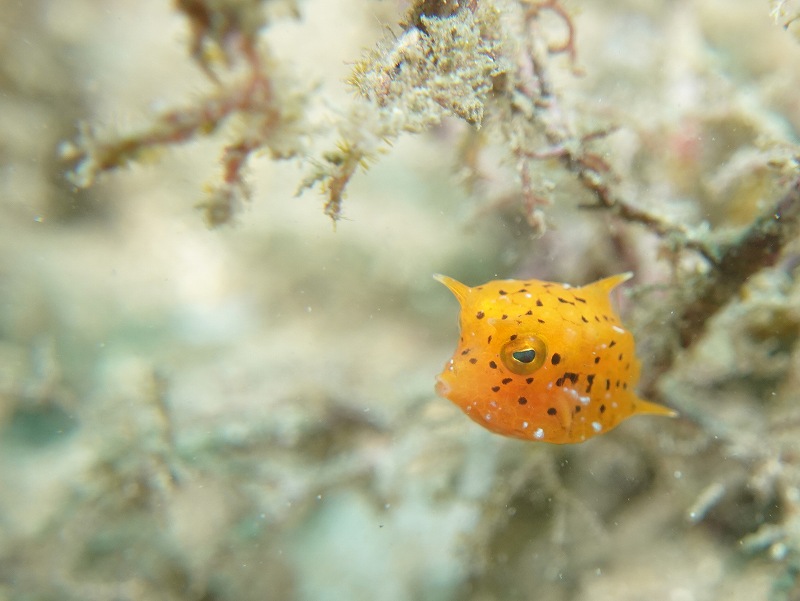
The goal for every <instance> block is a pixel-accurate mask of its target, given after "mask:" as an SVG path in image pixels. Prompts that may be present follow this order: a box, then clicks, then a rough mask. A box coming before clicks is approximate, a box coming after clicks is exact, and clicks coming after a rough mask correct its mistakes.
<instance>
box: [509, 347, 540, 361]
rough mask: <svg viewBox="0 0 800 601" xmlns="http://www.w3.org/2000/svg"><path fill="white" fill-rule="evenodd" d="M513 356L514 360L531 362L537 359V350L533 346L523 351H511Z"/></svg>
mask: <svg viewBox="0 0 800 601" xmlns="http://www.w3.org/2000/svg"><path fill="white" fill-rule="evenodd" d="M511 356H512V357H513V358H514V361H519V362H520V363H530V362H531V361H533V360H534V359H536V351H535V350H533V349H532V348H526V349H525V350H522V351H514V352H513V353H511Z"/></svg>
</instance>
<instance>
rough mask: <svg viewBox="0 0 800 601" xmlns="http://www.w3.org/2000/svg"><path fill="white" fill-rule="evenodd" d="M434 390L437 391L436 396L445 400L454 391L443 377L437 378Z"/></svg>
mask: <svg viewBox="0 0 800 601" xmlns="http://www.w3.org/2000/svg"><path fill="white" fill-rule="evenodd" d="M434 389H435V390H436V394H438V395H439V396H440V397H444V398H447V395H449V394H450V393H451V392H452V390H453V389H452V387H451V386H450V384H449V383H448V382H446V381H445V380H444V379H443V378H442V376H436V386H435V387H434Z"/></svg>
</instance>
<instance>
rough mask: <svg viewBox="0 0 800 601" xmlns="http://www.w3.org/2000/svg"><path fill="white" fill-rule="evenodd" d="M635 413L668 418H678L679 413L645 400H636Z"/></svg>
mask: <svg viewBox="0 0 800 601" xmlns="http://www.w3.org/2000/svg"><path fill="white" fill-rule="evenodd" d="M633 407H634V411H633V412H634V413H644V414H649V415H664V416H666V417H678V412H677V411H675V410H674V409H670V408H669V407H665V406H664V405H659V404H658V403H653V402H652V401H645V400H644V399H640V398H638V397H637V398H636V400H635V401H634V404H633Z"/></svg>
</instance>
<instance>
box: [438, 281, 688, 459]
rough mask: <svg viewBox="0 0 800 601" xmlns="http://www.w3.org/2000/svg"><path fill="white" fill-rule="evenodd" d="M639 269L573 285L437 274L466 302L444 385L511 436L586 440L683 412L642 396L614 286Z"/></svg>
mask: <svg viewBox="0 0 800 601" xmlns="http://www.w3.org/2000/svg"><path fill="white" fill-rule="evenodd" d="M631 276H632V274H630V273H624V274H619V275H615V276H611V277H608V278H605V279H602V280H599V281H597V282H594V283H593V284H589V285H586V286H581V287H571V286H569V285H568V284H557V283H553V282H543V281H539V280H495V281H492V282H488V283H486V284H483V285H482V286H476V287H474V288H470V287H469V286H466V285H464V284H462V283H461V282H458V281H456V280H454V279H453V278H450V277H447V276H443V275H436V276H434V277H435V278H436V279H437V280H438V281H440V282H441V283H443V284H444V285H445V286H447V287H448V288H449V289H450V291H451V292H452V293H453V294H454V295H455V297H456V298H457V299H458V302H459V304H460V305H461V313H460V319H459V323H460V330H461V335H460V338H459V344H458V347H457V348H456V351H455V353H454V355H453V357H452V358H451V359H450V360H449V361H448V362H447V364H446V365H445V368H444V371H442V373H441V374H440V375H439V376H438V377H437V383H436V392H437V393H438V394H439V395H441V396H443V397H445V398H447V399H449V400H451V401H452V402H453V403H455V404H456V405H458V406H459V407H460V408H461V409H462V410H463V411H464V413H466V414H467V415H468V416H469V417H470V418H472V419H473V420H474V421H475V422H477V423H478V424H480V425H481V426H483V427H484V428H487V429H488V430H491V431H492V432H495V433H497V434H502V435H504V436H511V437H514V438H521V439H523V440H538V441H545V442H551V443H558V444H564V443H576V442H583V441H585V440H587V439H589V438H591V437H593V436H596V435H598V434H602V433H604V432H608V431H609V430H611V429H612V428H614V427H615V426H616V425H618V424H619V423H620V422H621V421H623V420H624V419H626V418H628V417H630V416H632V415H636V414H639V413H650V414H657V415H675V412H674V411H672V410H671V409H669V408H667V407H664V406H662V405H658V404H655V403H652V402H650V401H646V400H643V399H640V398H639V397H638V396H637V395H636V392H635V391H634V387H635V386H636V383H637V382H638V380H639V370H640V365H639V360H638V359H637V358H636V355H635V345H634V339H633V335H632V334H631V333H630V332H629V331H628V330H626V329H625V328H624V326H623V325H622V323H621V322H620V319H619V317H618V316H617V314H616V311H615V310H614V308H613V307H612V306H611V300H610V296H609V295H610V292H611V290H613V289H614V288H615V287H616V286H618V285H619V284H621V283H622V282H624V281H626V280H628V279H629V278H630V277H631Z"/></svg>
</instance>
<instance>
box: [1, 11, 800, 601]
mask: <svg viewBox="0 0 800 601" xmlns="http://www.w3.org/2000/svg"><path fill="white" fill-rule="evenodd" d="M564 4H565V6H566V7H567V9H568V10H569V11H570V12H571V13H572V14H573V16H574V19H575V26H576V35H577V47H578V63H579V66H580V67H581V69H582V70H583V75H582V76H580V77H574V78H572V79H569V80H568V81H567V82H565V83H564V85H565V86H567V87H569V89H570V90H571V92H570V93H571V94H572V95H574V96H581V95H583V98H584V100H585V103H586V104H588V105H591V106H592V107H593V108H594V109H595V110H597V111H598V112H600V113H604V114H606V115H608V117H609V120H611V121H613V120H615V119H618V118H619V116H620V115H624V116H625V117H626V118H627V119H629V120H630V121H631V122H634V123H635V124H636V125H637V127H638V128H639V130H638V132H637V135H626V134H625V132H622V133H621V134H620V135H618V136H615V137H612V138H610V140H609V146H608V149H607V153H608V155H607V158H609V160H611V161H612V162H614V163H615V164H616V165H622V166H623V167H622V170H623V171H625V172H630V173H643V174H644V175H642V176H641V180H642V181H644V180H646V181H647V190H648V194H650V197H648V198H642V199H641V201H642V202H643V203H651V206H657V208H658V210H659V211H661V212H663V213H664V214H666V215H668V216H669V217H670V218H671V219H674V220H675V221H677V222H683V223H687V224H693V223H700V222H702V221H705V222H708V224H710V226H712V227H715V228H726V227H731V228H732V227H737V226H742V225H744V224H747V223H748V222H749V221H750V220H752V219H753V218H754V216H755V215H756V214H757V212H758V211H759V209H761V208H763V206H764V204H763V203H764V202H765V200H764V199H765V197H766V198H767V199H768V198H770V197H769V194H768V192H769V190H770V188H769V187H768V186H766V185H765V184H763V182H761V180H757V178H756V177H755V176H752V177H751V175H752V174H753V173H754V172H756V171H757V170H755V169H751V168H750V167H751V165H752V163H753V162H755V163H758V152H759V148H760V147H759V146H758V144H759V143H760V142H761V141H762V140H763V138H764V137H765V136H767V137H768V136H772V137H773V138H781V137H783V138H784V139H785V140H786V141H787V142H788V143H795V144H796V143H797V133H798V129H800V101H798V90H800V44H798V40H797V39H795V38H793V37H792V36H791V35H790V33H788V32H786V31H784V30H783V29H781V27H779V26H778V25H776V24H775V22H773V20H771V19H770V6H769V4H768V3H767V2H750V1H746V0H708V1H703V2H657V1H655V0H628V1H625V0H617V1H614V2H585V3H579V2H575V1H572V2H565V3H564ZM299 7H300V12H301V14H302V18H301V20H299V21H294V20H286V21H281V22H279V23H278V24H276V25H274V26H273V27H272V28H271V29H270V30H269V31H267V32H266V34H265V36H266V38H267V40H268V41H269V42H270V44H271V45H272V48H273V49H274V50H275V52H276V54H277V56H278V58H279V59H281V60H285V61H287V62H288V63H289V64H292V65H295V67H296V73H297V74H298V77H300V78H301V79H307V81H308V87H309V88H310V89H313V87H314V86H315V85H319V88H318V90H319V91H318V92H316V93H318V94H319V95H320V96H321V97H324V99H325V103H326V104H327V105H328V106H329V107H337V106H345V105H346V104H347V102H349V99H350V98H351V97H352V94H353V93H352V91H350V90H348V89H347V87H346V85H345V84H344V83H343V81H344V80H345V79H346V78H347V77H348V75H349V73H350V70H351V65H352V62H353V61H354V60H356V59H358V58H359V57H360V56H361V54H362V51H363V49H364V48H367V47H370V46H372V45H374V43H375V42H376V40H378V39H379V38H381V37H383V36H384V35H385V34H386V30H385V29H384V24H387V23H389V24H394V23H396V22H397V20H398V19H399V16H400V15H401V14H402V12H403V10H404V9H405V5H404V4H403V3H401V2H389V1H380V2H379V1H369V0H306V1H305V2H301V3H300V4H299ZM0 9H2V12H3V14H4V18H3V21H4V23H3V24H2V26H0V45H1V46H0V47H2V48H3V60H2V69H1V70H0V91H1V92H2V94H0V132H2V133H1V134H0V170H2V171H1V173H2V175H1V176H0V208H2V218H0V600H3V601H5V600H14V601H16V600H26V601H27V600H40V599H41V600H49V599H53V600H55V599H58V600H65V599H66V600H69V599H76V600H79V599H80V600H88V599H98V600H99V599H118V600H123V599H131V600H134V599H137V600H138V599H142V600H144V599H197V600H204V601H210V600H228V599H230V600H247V599H253V600H256V599H281V600H288V599H298V600H314V601H325V600H334V599H336V600H342V599H347V600H352V601H358V600H374V601H378V600H380V601H383V600H385V601H402V600H410V599H431V600H450V599H453V600H455V599H458V600H475V601H484V600H486V601H488V600H494V599H497V600H513V599H547V600H551V599H552V600H578V599H580V600H587V601H602V600H614V601H628V600H630V601H634V600H648V601H660V600H664V601H695V600H696V601H702V600H716V599H720V600H723V599H724V600H726V601H734V600H739V599H742V600H745V599H746V600H752V599H770V600H775V601H777V600H784V599H785V600H787V601H788V600H794V601H797V600H798V599H800V584H798V574H800V442H798V441H800V438H798V436H800V427H798V426H800V419H798V418H800V409H798V403H799V402H800V392H798V391H800V375H799V374H800V347H799V346H798V345H797V335H798V332H800V285H798V279H797V275H798V269H797V261H796V257H797V256H798V254H797V253H798V250H799V249H800V247H798V245H797V244H794V245H793V246H792V247H791V248H790V249H789V250H788V251H787V252H786V253H785V259H784V260H782V261H781V262H779V264H778V265H777V266H776V267H775V268H774V269H771V270H768V271H764V272H762V273H760V274H759V275H757V276H756V277H754V278H753V279H752V280H751V282H749V284H748V288H747V292H746V294H743V295H741V296H740V297H739V298H737V299H736V300H734V302H733V303H731V305H729V306H728V307H726V308H725V309H724V310H723V311H721V312H720V313H719V314H717V315H716V316H715V318H714V320H713V321H712V322H710V323H709V324H708V325H707V332H706V333H705V334H704V335H703V338H702V340H701V341H700V342H699V343H698V344H697V345H696V346H695V347H694V348H693V349H692V350H691V351H690V352H688V353H686V354H685V355H683V356H680V357H679V358H678V363H677V367H676V368H675V369H673V370H672V371H671V372H669V373H667V374H666V375H665V376H664V377H663V382H662V383H661V389H662V390H663V391H664V392H663V394H664V397H665V398H666V399H667V400H668V401H671V402H672V403H673V404H675V405H676V406H677V407H678V408H679V409H680V410H681V412H682V413H683V414H684V417H683V418H682V419H679V420H674V421H671V420H664V419H658V418H637V419H634V420H631V421H629V422H626V423H625V424H624V425H622V426H621V427H619V428H618V429H617V430H615V431H614V432H612V433H610V434H607V435H604V436H601V437H598V438H596V439H593V440H591V441H590V442H588V443H586V444H582V445H576V446H565V447H557V446H550V445H537V444H533V443H523V442H519V441H514V440H506V439H503V438H500V437H496V436H493V435H491V434H489V433H488V432H485V431H483V430H482V429H481V428H479V427H478V426H476V425H475V424H473V423H472V422H471V421H469V420H468V419H466V418H465V417H464V416H463V415H462V414H461V412H460V411H459V410H458V409H457V408H456V407H454V406H452V405H451V404H450V403H449V402H447V401H445V400H443V399H440V398H436V397H435V395H434V393H433V381H434V376H435V374H436V373H438V371H439V370H440V369H441V367H442V365H443V364H444V362H445V361H446V360H447V359H448V358H449V356H450V353H451V352H452V349H453V347H454V345H455V340H456V336H457V330H456V310H457V308H456V306H455V302H454V301H453V299H452V298H451V296H450V295H449V293H448V292H447V291H446V290H445V289H444V288H442V287H441V286H439V285H438V284H437V283H436V282H434V281H433V280H432V279H431V274H432V273H434V272H442V273H447V274H451V275H453V276H455V277H458V278H459V279H461V280H464V281H466V282H467V283H470V284H477V283H480V282H481V281H484V280H487V279H492V278H495V277H514V276H519V277H538V278H541V279H550V280H557V281H566V282H571V283H573V284H581V283H585V282H588V281H590V280H592V279H593V278H595V277H598V276H600V275H608V274H611V273H615V272H618V271H624V270H626V269H629V268H630V267H631V266H632V265H633V266H634V267H635V270H636V271H637V279H636V280H634V282H633V283H634V284H638V285H641V284H658V283H661V282H667V281H669V276H668V274H669V269H670V266H669V263H668V261H667V260H666V259H665V258H664V257H665V254H666V253H665V251H664V245H663V242H662V241H659V240H658V239H657V238H656V237H655V236H653V235H652V234H648V233H646V232H645V231H644V230H643V229H642V228H638V227H636V226H632V225H628V224H625V223H621V222H618V221H613V220H609V219H607V218H605V217H604V216H603V215H598V213H597V212H591V211H584V210H581V209H580V208H579V207H578V206H577V205H578V203H577V202H575V201H573V200H572V199H571V198H570V196H569V194H564V195H563V196H562V197H560V198H558V199H557V201H556V202H554V203H553V205H552V206H550V207H547V208H546V209H545V215H546V218H547V219H548V221H549V227H548V231H547V233H546V234H545V235H544V236H542V237H541V238H535V237H533V236H531V235H530V233H529V231H528V230H527V228H526V225H525V221H524V219H523V217H522V216H521V215H520V214H519V211H518V210H517V208H516V206H515V205H513V204H512V205H511V206H509V205H503V204H502V203H500V204H492V203H486V202H483V201H482V200H481V199H480V198H478V197H476V196H474V195H473V196H469V195H467V194H465V193H464V191H463V189H462V188H461V187H460V185H459V177H460V176H459V165H458V161H459V155H458V152H457V140H458V138H459V137H460V136H462V135H463V133H464V131H465V130H466V128H467V126H466V125H464V124H463V123H461V122H457V121H456V120H454V119H453V120H447V121H445V123H444V124H443V125H441V126H440V127H438V128H436V129H434V130H433V131H431V132H430V133H427V134H424V135H420V136H410V135H408V136H404V137H402V138H401V139H400V140H399V141H398V142H397V143H396V144H394V146H393V148H392V150H391V152H390V153H388V154H387V155H386V156H384V157H383V158H382V159H381V160H380V161H379V162H377V163H376V164H375V165H374V166H372V167H371V168H370V169H369V171H367V172H366V173H358V174H357V175H356V176H355V177H354V179H353V181H352V182H351V184H350V186H349V189H348V196H347V198H346V201H345V204H344V219H342V220H341V221H339V222H338V224H337V226H336V229H335V231H334V229H333V228H332V227H331V224H330V221H329V220H328V219H327V217H325V216H324V215H323V214H322V211H321V210H320V206H321V203H322V200H321V198H320V197H319V196H318V195H316V193H314V192H306V193H305V194H304V195H303V196H302V197H300V198H295V197H294V194H295V191H296V189H297V187H298V182H299V181H300V180H301V179H302V176H303V167H302V165H301V164H300V162H299V161H295V162H284V163H273V162H270V161H269V160H268V159H267V158H266V157H260V158H258V159H257V160H255V161H254V162H253V163H252V165H251V169H250V171H249V174H250V178H249V181H250V183H251V185H252V189H253V200H252V203H250V204H249V205H248V206H247V207H246V209H245V210H244V212H243V213H242V214H241V215H239V216H238V218H237V220H236V223H235V224H234V225H233V226H231V227H224V228H221V229H217V230H209V229H207V228H206V227H205V226H204V224H203V222H202V219H201V218H200V215H199V212H198V211H196V210H194V209H193V205H194V204H195V203H196V202H198V200H199V199H200V197H201V195H202V186H203V184H204V182H207V181H210V180H213V179H214V177H216V176H217V174H218V172H219V167H218V165H217V157H218V151H219V148H220V146H221V145H223V144H224V135H223V134H220V135H219V136H217V137H212V138H211V139H207V140H196V141H193V142H191V143H188V144H185V145H181V146H177V147H173V148H169V149H166V150H164V151H163V152H161V153H160V154H157V155H154V156H153V157H152V159H153V160H152V161H151V162H150V163H149V164H136V165H132V166H131V167H130V168H129V169H127V170H125V171H121V172H118V173H115V174H112V175H110V176H104V177H102V178H100V180H99V182H98V183H97V184H96V185H95V186H94V187H92V188H90V189H89V190H76V189H74V188H72V187H71V186H70V184H68V182H67V181H66V180H65V179H64V177H63V176H64V171H65V167H64V165H63V164H61V163H60V162H59V161H58V160H57V158H56V148H57V146H58V144H59V143H60V142H61V141H63V140H65V139H69V138H72V137H73V135H74V131H75V126H76V123H77V122H78V121H79V120H89V121H91V122H93V123H94V124H99V125H100V126H102V127H105V128H108V129H110V130H112V131H113V130H120V131H125V130H127V129H130V128H132V127H135V126H136V125H137V124H140V123H142V122H145V121H146V120H147V118H148V115H149V114H150V113H151V112H152V111H158V110H159V109H160V108H161V107H163V106H165V105H172V104H179V103H181V102H184V101H186V100H187V99H189V100H190V99H191V98H192V97H193V96H194V95H199V94H200V93H201V90H204V89H206V88H207V86H208V81H207V80H206V79H205V78H204V77H203V75H202V73H200V71H199V70H198V69H197V68H196V66H195V65H194V64H193V63H192V62H191V61H190V60H189V59H188V58H187V56H186V48H185V46H186V44H185V42H186V38H187V36H188V33H187V29H186V22H185V20H184V19H183V18H182V17H181V16H180V15H179V14H177V13H176V12H175V11H174V10H173V9H172V7H171V5H170V3H168V2H157V1H155V0H147V1H144V2H123V1H121V0H116V1H111V2H99V1H95V0H66V1H61V0H59V1H55V0H51V1H49V2H48V1H41V2H15V1H11V0H5V1H3V2H0ZM567 71H568V69H567ZM154 103H159V104H154ZM332 110H333V112H335V110H336V109H335V108H334V109H332ZM643 132H644V134H646V135H643ZM748 160H750V161H751V162H750V163H748ZM500 162H501V163H502V159H501V161H500ZM741 173H745V174H747V177H744V176H741V177H740V174H741ZM630 189H631V190H636V187H635V186H633V187H631V188H630ZM497 196H501V195H500V194H498V195H497ZM664 199H668V201H669V202H668V203H667V202H666V201H665V200H664ZM637 200H638V199H637ZM622 304H623V314H624V318H625V320H626V322H627V323H629V324H630V325H631V327H633V328H634V330H635V331H637V333H638V338H639V341H640V342H639V345H640V354H646V353H647V349H648V346H649V345H648V341H647V339H648V338H650V339H651V340H652V339H653V337H657V336H669V335H670V333H669V332H668V331H666V330H665V329H659V328H658V327H657V324H658V312H659V311H663V312H664V313H665V314H667V313H668V312H669V310H670V307H669V306H668V304H664V301H663V300H661V299H660V297H658V296H657V295H653V294H651V295H650V296H648V295H647V293H640V294H637V295H634V296H632V297H626V298H624V299H623V303H622ZM654 323H655V324H656V325H655V326H654V325H653V324H654ZM643 358H644V359H645V363H646V357H643Z"/></svg>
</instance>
